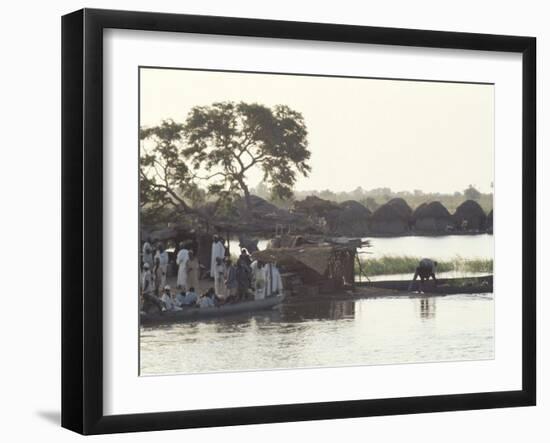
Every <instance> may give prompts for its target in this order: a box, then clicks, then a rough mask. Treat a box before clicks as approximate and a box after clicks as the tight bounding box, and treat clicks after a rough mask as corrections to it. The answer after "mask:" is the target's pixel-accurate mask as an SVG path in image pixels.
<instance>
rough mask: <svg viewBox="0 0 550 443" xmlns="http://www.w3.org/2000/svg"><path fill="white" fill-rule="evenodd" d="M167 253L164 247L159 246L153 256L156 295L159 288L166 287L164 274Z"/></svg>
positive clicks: (165, 272) (166, 268) (166, 266)
mask: <svg viewBox="0 0 550 443" xmlns="http://www.w3.org/2000/svg"><path fill="white" fill-rule="evenodd" d="M168 260H169V257H168V252H166V251H165V249H164V246H163V245H162V243H161V244H159V246H158V250H157V253H156V254H155V269H154V274H155V286H156V293H157V294H159V293H160V291H161V288H164V286H165V285H166V274H167V272H168Z"/></svg>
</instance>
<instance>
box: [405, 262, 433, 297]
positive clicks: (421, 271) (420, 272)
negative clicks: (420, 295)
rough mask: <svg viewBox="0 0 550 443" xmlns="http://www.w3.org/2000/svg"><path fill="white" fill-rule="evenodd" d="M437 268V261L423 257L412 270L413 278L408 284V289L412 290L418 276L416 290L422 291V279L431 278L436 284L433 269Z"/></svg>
mask: <svg viewBox="0 0 550 443" xmlns="http://www.w3.org/2000/svg"><path fill="white" fill-rule="evenodd" d="M436 268H437V262H436V261H434V260H431V259H429V258H423V259H422V260H420V262H419V263H418V266H417V267H416V270H415V272H414V276H413V279H412V281H411V283H410V285H409V291H411V290H412V287H413V284H414V282H415V281H416V279H417V278H419V277H420V281H419V282H418V291H419V292H422V286H423V283H424V281H425V280H426V281H428V280H429V279H430V277H431V278H433V280H434V283H435V284H437V279H436V278H435V271H436Z"/></svg>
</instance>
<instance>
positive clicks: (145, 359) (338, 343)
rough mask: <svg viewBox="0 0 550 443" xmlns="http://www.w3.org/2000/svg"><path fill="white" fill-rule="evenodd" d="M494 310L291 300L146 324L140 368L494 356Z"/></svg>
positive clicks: (475, 298) (467, 299)
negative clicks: (263, 308) (269, 307)
mask: <svg viewBox="0 0 550 443" xmlns="http://www.w3.org/2000/svg"><path fill="white" fill-rule="evenodd" d="M493 307H494V302H493V295H492V294H480V295H456V296H446V297H412V298H404V297H395V298H387V297H386V298H375V299H362V300H331V299H329V298H327V299H324V300H307V299H305V300H304V299H302V300H296V299H294V300H289V302H288V303H285V305H283V306H282V307H280V308H279V309H277V310H273V311H271V312H270V311H268V312H262V313H258V314H257V315H253V316H241V317H228V318H224V319H217V320H206V321H196V322H192V323H181V324H174V325H169V326H159V327H151V328H144V329H142V331H141V342H140V346H141V349H140V351H141V352H140V357H141V371H142V372H141V373H142V374H144V375H147V374H165V373H197V372H216V371H235V370H237V371H238V370H250V369H276V368H301V367H318V366H325V367H326V366H342V365H369V364H388V363H408V362H422V361H424V362H428V361H456V360H474V359H490V358H493V355H494V318H493V315H494V310H493ZM436 314H437V315H436Z"/></svg>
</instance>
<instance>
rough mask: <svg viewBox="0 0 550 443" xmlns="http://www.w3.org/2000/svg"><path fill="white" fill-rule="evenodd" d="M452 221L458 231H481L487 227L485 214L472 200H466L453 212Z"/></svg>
mask: <svg viewBox="0 0 550 443" xmlns="http://www.w3.org/2000/svg"><path fill="white" fill-rule="evenodd" d="M453 222H454V224H455V226H456V228H457V229H458V230H460V231H481V230H484V229H486V227H487V216H486V215H485V212H484V211H483V209H482V208H481V206H479V203H477V202H476V201H474V200H466V201H465V202H464V203H462V204H461V205H460V206H459V207H458V208H456V211H455V213H454V214H453Z"/></svg>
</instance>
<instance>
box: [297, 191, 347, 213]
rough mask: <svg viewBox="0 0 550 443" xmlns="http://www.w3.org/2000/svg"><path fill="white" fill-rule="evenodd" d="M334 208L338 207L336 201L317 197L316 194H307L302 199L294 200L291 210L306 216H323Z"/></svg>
mask: <svg viewBox="0 0 550 443" xmlns="http://www.w3.org/2000/svg"><path fill="white" fill-rule="evenodd" d="M335 209H338V205H337V204H336V203H334V202H331V201H330V200H325V199H322V198H319V197H317V196H316V195H308V196H307V197H306V198H304V199H303V200H297V201H295V202H294V205H293V208H292V211H293V212H294V213H298V214H304V215H307V216H315V217H324V216H325V215H326V214H328V213H329V212H330V211H333V210H335Z"/></svg>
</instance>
